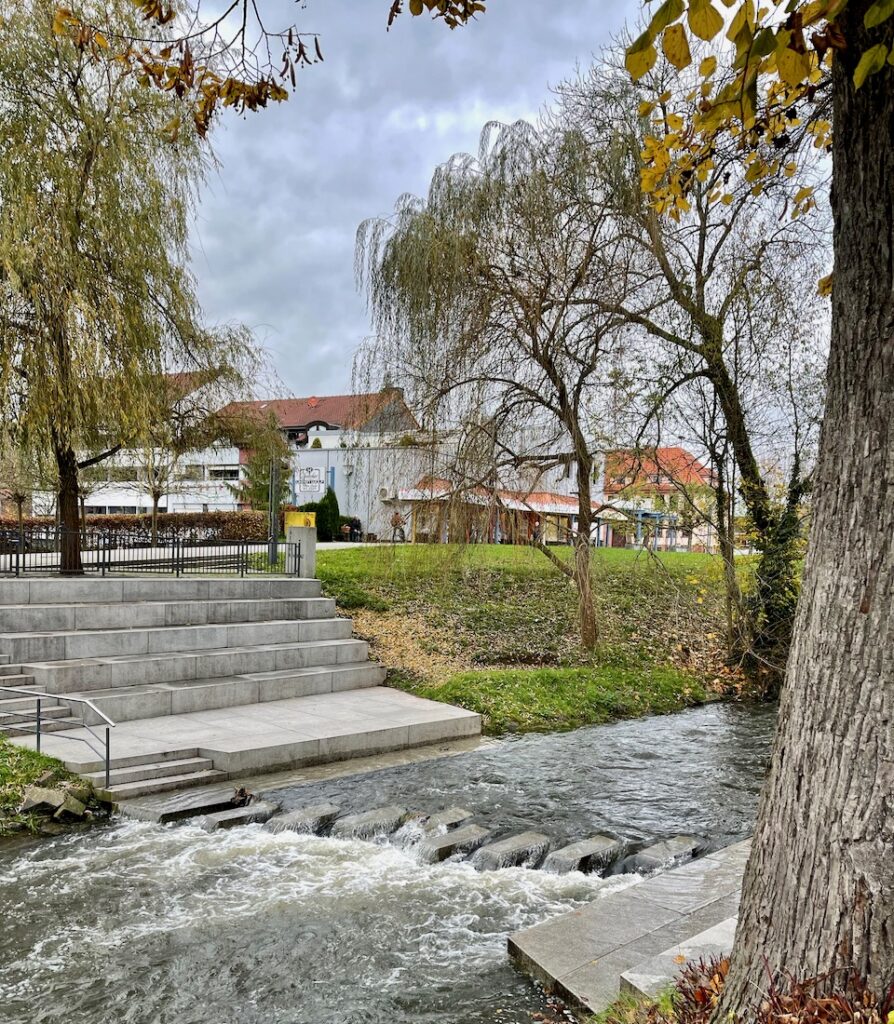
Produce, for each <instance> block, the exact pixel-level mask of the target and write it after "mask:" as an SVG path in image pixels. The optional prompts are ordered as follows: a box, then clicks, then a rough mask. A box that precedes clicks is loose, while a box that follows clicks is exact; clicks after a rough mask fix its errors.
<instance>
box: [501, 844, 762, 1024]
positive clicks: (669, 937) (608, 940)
mask: <svg viewBox="0 0 894 1024" xmlns="http://www.w3.org/2000/svg"><path fill="white" fill-rule="evenodd" d="M749 847H750V843H749V842H748V841H746V842H741V843H736V844H734V845H733V846H728V847H726V848H725V849H723V850H718V851H716V852H714V853H711V854H709V855H708V856H706V857H702V858H700V859H699V860H695V861H691V862H690V863H688V864H685V865H683V866H682V867H678V868H674V869H673V870H671V871H667V872H665V873H663V874H659V875H654V876H653V877H651V878H646V879H643V880H642V881H640V882H636V883H634V884H633V885H631V886H629V887H627V888H626V889H622V890H620V891H619V892H614V893H609V894H607V895H606V896H603V897H602V898H601V899H598V900H594V901H593V902H592V903H590V904H588V905H587V906H586V907H583V908H582V909H581V910H575V911H572V912H571V913H569V914H563V915H562V916H561V917H556V918H553V919H552V920H550V921H546V922H544V923H543V924H540V925H535V926H534V927H532V928H527V929H525V930H524V931H520V932H516V933H515V934H513V935H511V936H510V937H509V953H510V956H511V957H512V958H513V959H514V960H515V962H516V963H517V964H518V965H519V966H520V967H521V968H523V969H524V970H525V971H527V972H528V973H529V974H530V975H531V976H532V977H534V978H535V979H536V980H537V981H539V982H540V983H541V984H542V985H544V987H545V988H546V989H547V991H549V992H554V993H556V994H557V995H559V996H560V997H561V998H562V999H564V1000H565V1001H566V1002H567V1003H568V1004H569V1005H570V1006H572V1007H574V1008H576V1009H577V1010H580V1011H583V1012H590V1013H598V1012H599V1011H600V1010H604V1009H605V1008H606V1006H608V1005H609V1004H610V1003H611V1002H613V1001H614V1000H615V999H616V998H617V997H618V994H619V992H620V978H621V975H622V974H623V973H624V972H625V971H630V970H631V969H632V968H634V967H636V966H637V965H640V964H642V963H643V962H644V961H646V960H648V959H649V958H651V957H655V956H658V955H659V954H661V953H664V952H665V951H667V950H668V949H669V948H670V947H672V946H674V945H677V944H679V943H685V942H686V940H688V939H691V938H692V937H693V936H697V935H698V934H699V933H700V932H703V931H705V930H706V929H709V928H713V927H714V926H716V925H719V924H720V923H721V922H723V921H726V920H727V919H729V918H731V917H733V916H735V914H736V913H737V911H738V905H739V895H740V890H741V886H742V875H743V873H744V870H745V862H746V861H747V859H748V851H749Z"/></svg>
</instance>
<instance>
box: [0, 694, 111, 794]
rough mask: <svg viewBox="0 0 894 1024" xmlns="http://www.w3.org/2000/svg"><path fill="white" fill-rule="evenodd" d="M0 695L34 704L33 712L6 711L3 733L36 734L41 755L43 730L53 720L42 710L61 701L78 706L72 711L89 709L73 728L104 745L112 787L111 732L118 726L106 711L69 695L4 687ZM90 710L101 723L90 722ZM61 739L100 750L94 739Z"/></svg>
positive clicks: (106, 771) (66, 737)
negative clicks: (88, 717)
mask: <svg viewBox="0 0 894 1024" xmlns="http://www.w3.org/2000/svg"><path fill="white" fill-rule="evenodd" d="M0 693H12V694H15V695H16V697H23V698H26V699H27V700H29V701H31V702H32V703H33V704H34V711H33V712H32V711H9V710H5V711H4V712H3V716H4V728H3V732H5V733H6V734H7V735H14V736H15V735H18V736H22V735H27V734H28V733H29V732H32V731H33V734H34V749H35V750H36V751H37V753H38V754H39V753H41V738H42V736H43V727H44V725H45V724H46V722H47V721H52V719H48V718H47V717H45V716H43V715H42V714H41V708H42V707H43V708H44V709H46V708H47V707H54V706H58V704H59V702H61V703H62V704H64V705H66V706H70V705H75V707H74V708H73V709H72V710H77V709H80V708H83V709H85V710H84V711H82V713H81V717H80V718H79V719H77V721H76V725H75V726H74V727H73V728H81V729H84V730H86V731H87V733H89V735H90V737H91V738H92V739H93V740H95V741H97V742H98V743H99V744H100V746H99V751H98V752H101V754H102V758H103V765H104V768H105V781H106V789H108V788H109V785H110V784H111V779H110V774H111V770H112V739H111V730H112V729H114V728H115V723H114V722H113V721H112V719H111V718H109V716H108V715H107V714H106V713H105V712H104V711H100V709H99V708H98V707H97V706H96V705H95V704H94V703H93V701H92V700H88V699H87V698H86V697H70V696H69V695H68V694H66V693H59V694H55V693H54V694H49V693H42V692H39V691H37V690H27V689H25V688H24V687H21V686H0ZM86 709H89V710H90V711H92V712H93V714H94V715H95V716H96V717H97V718H98V719H99V722H98V723H90V722H88V721H87V719H86V717H85V716H86ZM75 717H76V716H74V715H72V718H75ZM10 719H15V720H16V721H15V722H10V721H9V720H10ZM93 724H96V725H98V726H99V728H101V729H102V730H103V733H104V735H102V736H99V735H97V734H96V733H95V732H94V731H93V729H92V725H93ZM57 738H58V739H59V740H73V741H76V742H79V743H86V744H87V745H88V746H90V747H91V749H96V748H94V747H92V744H91V743H90V740H89V739H87V738H86V737H82V736H66V735H64V734H60V735H59V736H58V737H57Z"/></svg>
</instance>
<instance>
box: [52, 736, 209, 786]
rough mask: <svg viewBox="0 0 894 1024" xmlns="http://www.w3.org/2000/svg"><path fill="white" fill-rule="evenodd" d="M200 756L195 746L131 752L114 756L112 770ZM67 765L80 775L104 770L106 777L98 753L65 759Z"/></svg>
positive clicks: (103, 763)
mask: <svg viewBox="0 0 894 1024" xmlns="http://www.w3.org/2000/svg"><path fill="white" fill-rule="evenodd" d="M112 735H113V740H112V750H113V751H114V749H115V743H114V733H113V734H112ZM198 756H199V752H198V750H197V749H196V748H195V747H181V748H179V749H177V748H173V749H171V750H161V751H157V752H153V753H151V754H129V755H125V756H123V757H122V756H119V757H113V758H112V760H111V764H110V768H111V769H112V771H118V770H119V769H121V768H135V767H140V766H143V765H160V764H165V763H167V762H168V761H185V760H188V759H191V758H194V757H198ZM65 767H66V768H67V769H68V770H69V771H70V772H76V773H77V774H78V775H84V776H87V775H90V774H91V773H99V772H102V777H103V779H105V767H106V763H105V760H103V759H102V758H101V757H100V756H99V755H98V754H97V756H96V757H95V758H94V759H91V760H84V761H65Z"/></svg>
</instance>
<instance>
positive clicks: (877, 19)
mask: <svg viewBox="0 0 894 1024" xmlns="http://www.w3.org/2000/svg"><path fill="white" fill-rule="evenodd" d="M892 14H894V0H875V3H874V4H873V5H872V7H870V8H869V10H868V11H867V12H866V13H865V14H864V15H863V24H864V25H865V26H866V27H867V28H876V26H878V25H881V24H882V22H885V21H887V20H888V18H890V17H891V15H892Z"/></svg>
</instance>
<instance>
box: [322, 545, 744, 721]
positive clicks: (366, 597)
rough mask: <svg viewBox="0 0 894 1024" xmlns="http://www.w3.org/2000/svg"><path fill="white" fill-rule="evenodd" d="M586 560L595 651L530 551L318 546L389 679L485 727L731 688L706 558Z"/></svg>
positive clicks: (325, 577) (677, 702)
mask: <svg viewBox="0 0 894 1024" xmlns="http://www.w3.org/2000/svg"><path fill="white" fill-rule="evenodd" d="M555 550H556V553H557V554H558V556H559V557H562V558H569V557H570V549H568V548H557V549H555ZM592 557H593V566H592V576H593V590H594V595H595V601H596V607H597V617H598V623H599V631H600V642H599V645H598V647H597V649H596V650H595V651H588V650H585V649H584V648H582V647H581V645H580V643H579V640H578V633H577V595H576V592H575V589H574V586H573V584H572V583H571V582H570V581H569V580H568V578H567V577H565V576H564V575H562V574H561V573H559V572H558V571H557V570H556V568H555V567H554V566H553V565H552V564H551V563H550V562H549V561H548V560H547V559H546V558H545V557H544V556H543V554H542V553H540V552H539V551H536V550H535V549H533V548H529V547H510V546H500V545H472V546H468V547H459V546H451V545H437V546H425V545H404V546H396V547H395V546H390V545H387V546H385V545H383V546H377V547H366V548H352V549H345V550H327V551H322V552H321V553H320V556H319V560H318V575H319V576H320V579H321V580H322V581H323V585H324V590H325V592H326V593H328V594H329V595H331V596H333V597H334V598H335V599H336V601H337V603H338V605H339V607H340V608H342V609H344V610H345V612H350V614H351V615H352V616H353V618H354V622H355V628H356V630H357V632H358V634H359V635H361V636H363V637H364V638H366V639H367V640H369V642H370V645H371V648H372V651H373V654H374V655H375V656H376V657H378V658H379V659H380V660H381V661H382V662H383V663H384V664H385V665H387V666H388V668H389V670H390V675H389V680H388V681H389V684H390V685H392V686H396V687H399V688H400V689H404V690H407V691H409V692H411V693H415V694H419V695H420V696H424V697H427V698H429V699H433V700H443V701H447V702H449V703H452V704H457V705H459V706H461V707H465V708H468V709H469V710H472V711H477V712H478V713H480V714H482V715H483V716H484V726H485V729H486V731H487V732H489V733H490V734H500V733H505V732H525V731H550V730H565V729H573V728H577V727H579V726H582V725H593V724H599V723H602V722H606V721H610V720H613V719H618V718H630V717H638V716H640V715H644V714H664V713H667V712H671V711H678V710H682V709H684V708H687V707H691V706H693V705H695V704H699V703H702V702H704V701H705V700H709V699H716V698H717V697H719V696H721V695H723V694H724V693H728V692H730V691H737V690H738V689H739V688H740V687H741V685H742V681H741V679H740V678H739V677H738V676H737V675H736V674H735V673H733V672H731V671H730V670H729V669H728V668H727V666H726V665H725V664H724V650H723V628H724V627H723V586H722V580H721V576H720V566H719V564H718V563H717V560H716V559H714V558H712V557H711V556H708V555H702V554H688V553H682V552H681V553H666V554H664V553H662V554H660V555H654V554H652V553H649V552H645V551H634V550H623V549H612V548H609V549H605V548H602V549H597V550H595V551H594V552H593V556H592Z"/></svg>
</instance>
